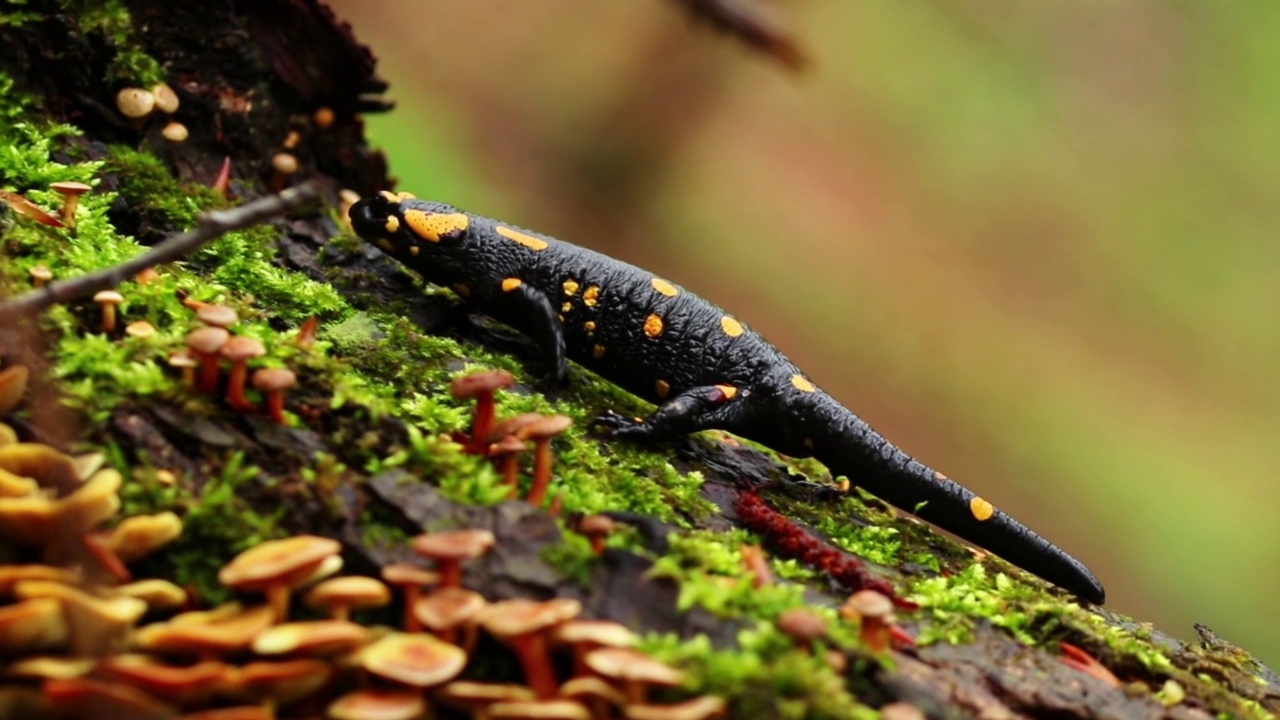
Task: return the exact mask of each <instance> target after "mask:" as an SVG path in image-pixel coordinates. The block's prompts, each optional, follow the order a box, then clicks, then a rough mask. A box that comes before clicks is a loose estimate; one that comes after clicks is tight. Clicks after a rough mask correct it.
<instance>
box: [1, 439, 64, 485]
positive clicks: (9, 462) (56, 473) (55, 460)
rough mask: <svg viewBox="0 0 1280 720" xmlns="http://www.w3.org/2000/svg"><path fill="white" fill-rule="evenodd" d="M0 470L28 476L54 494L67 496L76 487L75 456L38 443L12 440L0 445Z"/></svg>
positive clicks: (19, 475)
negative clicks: (2, 445) (9, 443)
mask: <svg viewBox="0 0 1280 720" xmlns="http://www.w3.org/2000/svg"><path fill="white" fill-rule="evenodd" d="M0 470H3V471H5V472H9V473H12V474H13V475H17V476H18V477H25V478H31V479H33V480H35V481H36V484H38V485H39V486H40V487H42V488H44V489H46V490H52V491H53V492H54V494H55V495H59V496H61V495H67V494H69V493H71V492H73V491H75V489H76V488H78V487H80V483H81V479H80V472H79V470H78V468H77V467H76V461H75V459H73V458H71V457H69V456H67V455H63V454H62V453H60V452H58V451H57V450H54V449H53V448H51V447H49V446H48V445H43V444H41V443H14V444H12V445H5V446H4V447H0Z"/></svg>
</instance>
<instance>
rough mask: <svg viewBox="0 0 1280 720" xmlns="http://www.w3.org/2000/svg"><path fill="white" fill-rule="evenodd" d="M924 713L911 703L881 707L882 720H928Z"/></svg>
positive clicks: (897, 703)
mask: <svg viewBox="0 0 1280 720" xmlns="http://www.w3.org/2000/svg"><path fill="white" fill-rule="evenodd" d="M926 717H927V716H926V715H925V714H924V711H923V710H921V709H920V708H918V707H916V706H915V705H912V704H911V703H904V702H895V703H889V704H888V705H882V706H881V707H880V720H926Z"/></svg>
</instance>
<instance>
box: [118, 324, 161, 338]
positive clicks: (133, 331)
mask: <svg viewBox="0 0 1280 720" xmlns="http://www.w3.org/2000/svg"><path fill="white" fill-rule="evenodd" d="M124 334H125V335H128V336H129V337H133V338H138V339H139V340H142V339H145V338H149V337H151V336H152V335H155V334H156V326H155V325H152V324H151V323H149V322H147V321H146V320H135V321H133V322H131V323H129V324H128V325H125V326H124Z"/></svg>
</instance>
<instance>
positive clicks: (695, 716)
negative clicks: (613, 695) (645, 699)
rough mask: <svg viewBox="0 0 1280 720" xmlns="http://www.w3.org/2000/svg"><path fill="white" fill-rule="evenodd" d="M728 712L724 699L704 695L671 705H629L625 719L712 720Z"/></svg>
mask: <svg viewBox="0 0 1280 720" xmlns="http://www.w3.org/2000/svg"><path fill="white" fill-rule="evenodd" d="M726 712H728V705H727V703H725V701H724V698H720V697H716V696H715V695H702V696H700V697H696V698H690V699H689V700H685V701H684V702H678V703H674V704H671V705H647V704H639V705H628V706H627V708H626V711H625V714H624V715H623V717H625V718H626V719H627V720H712V718H721V717H724V716H725V713H726Z"/></svg>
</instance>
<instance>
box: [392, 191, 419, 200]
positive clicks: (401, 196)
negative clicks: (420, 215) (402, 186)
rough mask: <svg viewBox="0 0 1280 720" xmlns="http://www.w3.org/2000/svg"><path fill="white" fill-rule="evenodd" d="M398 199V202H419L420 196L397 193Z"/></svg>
mask: <svg viewBox="0 0 1280 720" xmlns="http://www.w3.org/2000/svg"><path fill="white" fill-rule="evenodd" d="M396 199H397V200H417V199H418V196H417V195H414V194H413V193H409V192H398V193H396Z"/></svg>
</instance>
